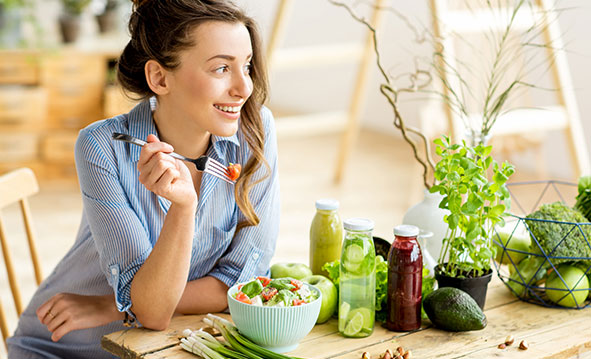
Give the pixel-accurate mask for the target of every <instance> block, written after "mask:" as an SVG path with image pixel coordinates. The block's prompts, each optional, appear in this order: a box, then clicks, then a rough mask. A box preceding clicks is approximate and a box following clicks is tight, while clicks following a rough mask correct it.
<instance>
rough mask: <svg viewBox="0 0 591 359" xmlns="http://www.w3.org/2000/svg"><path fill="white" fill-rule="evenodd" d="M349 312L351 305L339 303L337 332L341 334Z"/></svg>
mask: <svg viewBox="0 0 591 359" xmlns="http://www.w3.org/2000/svg"><path fill="white" fill-rule="evenodd" d="M350 310H351V305H350V304H349V303H347V302H343V303H341V306H340V307H339V332H343V331H344V330H345V323H346V322H347V318H348V317H349V311H350Z"/></svg>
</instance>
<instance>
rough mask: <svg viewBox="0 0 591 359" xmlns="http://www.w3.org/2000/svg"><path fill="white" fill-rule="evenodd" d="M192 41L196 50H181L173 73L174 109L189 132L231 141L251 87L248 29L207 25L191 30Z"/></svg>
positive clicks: (230, 25) (172, 93)
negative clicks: (202, 132) (206, 133)
mask: <svg viewBox="0 0 591 359" xmlns="http://www.w3.org/2000/svg"><path fill="white" fill-rule="evenodd" d="M192 36H193V40H194V43H195V45H194V46H193V47H191V48H189V49H186V50H184V51H181V53H180V54H179V60H180V65H179V67H177V68H176V69H175V70H174V71H173V72H172V76H171V80H172V81H171V87H170V95H171V96H168V97H169V98H170V100H171V104H172V105H173V107H172V108H173V109H174V110H175V111H179V112H178V114H179V115H180V116H182V117H183V118H185V119H187V120H188V121H185V122H186V123H185V124H186V125H187V126H189V127H193V128H194V129H196V130H198V131H206V132H209V133H211V134H214V135H217V136H224V137H228V136H231V135H233V134H234V133H236V131H237V130H238V118H239V117H240V110H241V108H242V106H243V105H244V102H245V101H246V100H247V99H248V98H249V97H250V95H251V93H252V87H253V82H252V79H251V78H250V61H251V58H252V45H251V42H250V36H249V33H248V30H247V29H246V27H245V26H244V25H243V24H241V23H227V22H218V21H209V22H206V23H203V24H201V25H199V26H197V27H195V28H194V29H193V31H192ZM185 124H184V125H185Z"/></svg>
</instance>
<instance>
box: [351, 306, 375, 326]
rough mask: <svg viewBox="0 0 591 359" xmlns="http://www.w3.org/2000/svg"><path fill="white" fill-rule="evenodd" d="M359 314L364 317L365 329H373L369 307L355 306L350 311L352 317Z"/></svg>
mask: <svg viewBox="0 0 591 359" xmlns="http://www.w3.org/2000/svg"><path fill="white" fill-rule="evenodd" d="M357 314H361V316H362V317H363V329H367V330H371V328H372V327H373V318H372V315H371V311H370V310H369V308H363V307H361V308H355V309H353V310H352V311H351V312H350V313H349V316H350V317H351V319H352V318H353V317H354V316H355V315H357Z"/></svg>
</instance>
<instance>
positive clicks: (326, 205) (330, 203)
mask: <svg viewBox="0 0 591 359" xmlns="http://www.w3.org/2000/svg"><path fill="white" fill-rule="evenodd" d="M316 209H321V210H328V211H334V210H335V209H339V201H337V200H336V199H331V198H322V199H319V200H317V201H316Z"/></svg>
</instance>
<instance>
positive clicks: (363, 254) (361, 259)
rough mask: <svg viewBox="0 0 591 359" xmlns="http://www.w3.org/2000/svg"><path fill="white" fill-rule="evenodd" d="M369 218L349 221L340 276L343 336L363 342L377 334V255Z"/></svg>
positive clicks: (341, 328)
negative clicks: (375, 323) (375, 330)
mask: <svg viewBox="0 0 591 359" xmlns="http://www.w3.org/2000/svg"><path fill="white" fill-rule="evenodd" d="M373 227H374V223H373V221H372V220H369V219H365V218H351V219H347V220H345V223H344V228H345V239H344V240H343V250H342V254H341V265H340V276H339V332H340V333H341V334H342V335H344V336H345V337H351V338H363V337H367V336H369V335H370V334H371V333H372V332H373V328H374V320H375V301H376V272H375V269H376V253H375V249H374V244H373V239H372V235H371V232H372V230H373Z"/></svg>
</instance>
